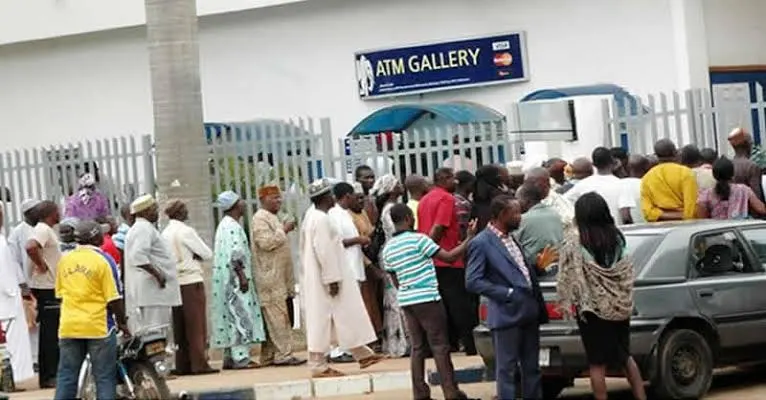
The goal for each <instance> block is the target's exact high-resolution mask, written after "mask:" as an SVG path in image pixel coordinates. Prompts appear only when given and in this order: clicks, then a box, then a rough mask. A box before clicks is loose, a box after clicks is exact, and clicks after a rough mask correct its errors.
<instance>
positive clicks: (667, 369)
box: [651, 329, 713, 399]
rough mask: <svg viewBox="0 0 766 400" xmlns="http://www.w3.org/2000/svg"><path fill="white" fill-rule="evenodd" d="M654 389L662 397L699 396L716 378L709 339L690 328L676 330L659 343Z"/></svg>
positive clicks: (688, 397)
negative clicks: (714, 376) (714, 377)
mask: <svg viewBox="0 0 766 400" xmlns="http://www.w3.org/2000/svg"><path fill="white" fill-rule="evenodd" d="M656 365H657V369H656V371H655V373H654V376H653V377H652V381H651V383H652V389H653V390H654V391H655V392H656V395H657V397H659V398H663V399H699V398H702V396H703V395H704V394H705V393H707V391H708V389H710V383H711V381H712V379H713V352H712V351H711V350H710V345H709V344H708V342H707V340H705V338H704V337H703V336H702V335H700V334H699V333H697V332H695V331H692V330H689V329H679V330H674V331H671V332H669V333H668V334H666V335H665V336H664V337H663V339H662V342H661V343H660V347H659V351H658V352H657V360H656Z"/></svg>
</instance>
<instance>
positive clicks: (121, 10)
mask: <svg viewBox="0 0 766 400" xmlns="http://www.w3.org/2000/svg"><path fill="white" fill-rule="evenodd" d="M303 1H308V0H226V1H220V0H197V14H198V15H212V14H220V13H226V12H235V11H241V10H247V9H255V8H263V7H272V6H276V5H283V4H290V3H295V2H303ZM312 1H314V2H316V1H321V0H312ZM145 23H146V14H144V2H143V1H139V0H118V1H108V0H107V1H104V0H5V1H2V2H0V45H3V44H8V43H18V42H25V41H31V40H39V39H46V38H55V37H58V36H68V35H76V34H81V33H87V32H97V31H101V30H108V29H116V28H125V27H130V26H138V25H143V24H145Z"/></svg>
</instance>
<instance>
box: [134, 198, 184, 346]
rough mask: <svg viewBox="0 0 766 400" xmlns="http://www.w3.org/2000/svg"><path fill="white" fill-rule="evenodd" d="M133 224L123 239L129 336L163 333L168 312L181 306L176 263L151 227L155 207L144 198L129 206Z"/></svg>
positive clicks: (168, 319) (165, 243) (167, 325)
mask: <svg viewBox="0 0 766 400" xmlns="http://www.w3.org/2000/svg"><path fill="white" fill-rule="evenodd" d="M130 213H131V214H132V215H133V216H134V217H135V223H134V224H133V226H131V227H130V230H128V234H127V236H126V237H125V309H126V312H127V314H128V318H129V319H128V328H129V329H130V330H131V331H132V332H133V333H136V332H141V331H142V330H146V329H154V328H160V327H161V328H163V329H167V328H168V327H169V326H170V323H171V321H172V308H173V307H175V306H180V305H181V288H180V286H179V284H178V277H177V271H176V261H175V258H174V257H173V255H172V254H173V253H172V251H171V250H170V245H169V244H168V243H167V242H166V240H165V239H164V238H163V237H162V235H161V234H160V232H159V231H158V230H157V228H156V227H155V226H154V224H156V223H157V220H158V219H159V207H158V205H157V202H156V201H155V200H154V198H153V197H152V196H150V195H144V196H141V197H139V198H137V199H136V200H135V201H133V203H131V204H130Z"/></svg>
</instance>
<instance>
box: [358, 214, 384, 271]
mask: <svg viewBox="0 0 766 400" xmlns="http://www.w3.org/2000/svg"><path fill="white" fill-rule="evenodd" d="M385 244H386V232H385V231H384V230H383V222H382V221H381V219H380V218H378V221H377V222H376V223H375V229H374V230H373V231H372V235H370V244H369V245H368V246H367V247H364V248H363V249H362V252H363V253H364V255H365V257H367V259H369V260H370V261H372V263H373V264H377V263H378V258H379V257H380V252H382V251H383V246H384V245H385Z"/></svg>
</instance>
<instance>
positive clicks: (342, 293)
mask: <svg viewBox="0 0 766 400" xmlns="http://www.w3.org/2000/svg"><path fill="white" fill-rule="evenodd" d="M332 187H333V185H332V184H331V183H330V181H329V180H327V179H321V180H319V181H316V182H314V183H312V184H311V185H309V197H310V198H311V202H312V203H313V204H314V207H313V208H310V209H309V210H308V211H307V212H306V217H305V219H304V221H303V226H302V227H301V233H300V250H301V251H300V253H301V264H302V267H303V277H302V278H303V279H301V284H302V289H303V290H302V291H301V294H302V298H303V300H304V302H305V308H306V340H307V344H308V351H309V366H310V368H311V373H312V376H313V377H315V378H323V377H332V376H342V375H344V374H343V373H342V372H340V371H338V370H336V369H333V368H330V367H329V366H328V365H327V359H326V356H325V354H326V353H327V352H328V351H329V350H330V348H331V346H332V345H333V344H337V345H338V346H339V347H340V348H343V349H348V351H350V352H351V354H352V355H353V357H354V359H356V361H357V362H358V363H359V366H360V367H361V368H367V367H369V366H371V365H373V364H376V363H378V362H380V360H381V359H382V357H381V356H380V355H377V354H375V353H374V352H373V351H372V350H371V349H370V348H369V347H367V345H366V344H367V343H371V342H374V341H375V340H376V336H375V331H374V330H373V328H372V324H371V323H370V320H369V318H360V316H364V315H366V309H365V306H364V302H363V301H362V295H361V294H360V293H359V284H358V283H357V280H356V277H355V276H354V273H353V272H352V271H351V269H350V268H344V266H343V263H344V259H345V257H344V251H343V243H342V240H341V235H340V233H339V232H338V229H337V228H336V227H335V225H334V224H333V222H332V220H331V219H330V216H329V215H328V214H327V213H328V212H329V211H330V209H331V208H332V207H333V206H334V205H335V199H334V198H333V195H332Z"/></svg>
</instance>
